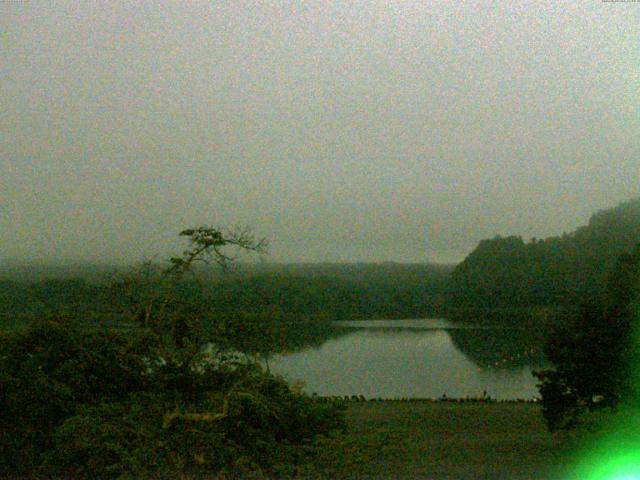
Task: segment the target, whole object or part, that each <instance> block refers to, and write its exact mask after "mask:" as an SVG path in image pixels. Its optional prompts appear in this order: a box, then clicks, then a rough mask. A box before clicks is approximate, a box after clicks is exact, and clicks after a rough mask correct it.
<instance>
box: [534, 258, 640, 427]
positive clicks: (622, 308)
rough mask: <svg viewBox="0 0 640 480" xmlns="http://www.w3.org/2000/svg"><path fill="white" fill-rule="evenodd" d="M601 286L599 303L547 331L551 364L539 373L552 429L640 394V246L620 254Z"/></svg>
mask: <svg viewBox="0 0 640 480" xmlns="http://www.w3.org/2000/svg"><path fill="white" fill-rule="evenodd" d="M605 291H606V294H605V296H604V301H603V303H602V304H600V303H595V304H593V303H591V304H586V305H585V306H584V307H583V309H582V312H581V313H580V314H579V315H577V316H575V317H573V318H570V319H565V321H564V322H562V323H560V324H559V325H558V326H557V328H556V329H555V331H554V332H553V333H552V334H551V335H550V336H549V340H548V343H547V346H546V349H545V350H546V354H547V357H548V358H549V360H550V361H551V362H552V363H553V365H554V369H553V370H546V371H542V372H539V373H538V378H539V379H540V380H541V384H540V393H541V394H542V405H543V413H544V415H545V418H546V420H547V424H548V425H549V427H550V428H551V429H557V428H564V427H572V426H574V425H575V424H576V422H577V420H578V419H579V417H580V414H582V413H583V412H585V411H589V410H595V409H599V408H602V407H616V406H617V405H619V404H620V403H621V402H625V401H634V402H637V401H638V400H639V399H640V396H639V395H638V394H639V393H640V392H638V390H637V388H638V386H639V385H638V384H637V373H636V370H637V367H638V365H640V346H639V345H638V336H637V333H638V332H637V328H638V322H640V318H639V313H640V310H639V308H638V307H639V303H638V302H639V300H640V245H638V247H636V249H635V251H634V252H633V253H632V254H623V255H621V256H620V257H619V258H618V261H617V263H616V265H615V267H614V269H613V270H612V271H611V272H610V274H609V276H608V279H607V282H606V290H605Z"/></svg>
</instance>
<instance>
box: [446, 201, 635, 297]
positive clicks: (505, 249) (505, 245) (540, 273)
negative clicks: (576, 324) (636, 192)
mask: <svg viewBox="0 0 640 480" xmlns="http://www.w3.org/2000/svg"><path fill="white" fill-rule="evenodd" d="M637 243H640V199H635V200H631V201H627V202H624V203H621V204H619V205H618V206H617V207H615V208H611V209H607V210H602V211H599V212H597V213H595V214H594V215H593V216H592V217H591V219H590V220H589V224H588V225H587V226H584V227H580V228H578V229H577V230H576V231H574V232H572V233H569V234H564V235H562V236H560V237H551V238H547V239H544V240H535V239H532V240H531V241H529V242H525V241H524V240H523V239H522V238H521V237H519V236H509V237H500V236H497V237H495V238H493V239H490V240H483V241H481V242H480V244H479V245H478V246H477V247H476V249H475V250H474V251H473V252H472V253H471V254H470V255H469V256H468V257H467V258H466V259H465V260H464V261H463V262H462V263H460V264H459V265H458V266H457V267H456V268H455V269H454V271H453V273H452V275H451V280H450V283H449V288H448V294H447V304H448V305H449V306H450V307H452V308H470V309H496V308H512V307H513V308H527V307H532V306H566V305H576V304H582V303H585V302H587V301H598V299H599V298H600V297H601V295H602V292H603V288H604V285H605V277H606V274H607V272H608V271H609V270H610V269H611V267H612V266H613V264H614V262H615V259H616V257H617V256H618V255H620V254H621V253H624V252H629V251H631V250H632V249H633V247H634V246H635V245H636V244H637Z"/></svg>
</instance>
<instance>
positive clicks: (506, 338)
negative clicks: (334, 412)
mask: <svg viewBox="0 0 640 480" xmlns="http://www.w3.org/2000/svg"><path fill="white" fill-rule="evenodd" d="M335 329H336V330H335V332H337V333H338V336H335V332H334V336H333V338H329V339H328V340H327V341H326V342H324V343H322V344H321V345H320V346H318V345H315V348H308V349H302V350H300V351H298V352H295V353H291V354H280V355H274V356H272V357H271V358H270V359H269V367H270V369H271V370H272V371H274V372H276V373H280V374H281V375H283V376H284V377H285V378H287V379H288V380H290V381H294V380H299V381H302V382H304V384H305V386H306V390H307V391H308V392H310V393H312V392H315V393H317V394H319V395H360V394H362V395H364V396H365V397H367V398H377V397H383V398H394V397H414V398H434V397H440V396H442V395H443V394H446V395H447V396H449V397H465V396H479V395H482V393H483V392H484V391H486V392H487V394H488V395H490V396H491V397H494V398H532V397H535V396H537V389H536V386H535V382H536V381H535V379H534V378H533V376H532V375H531V372H532V370H536V369H538V368H541V367H543V366H544V361H543V359H542V358H541V354H540V349H541V342H540V341H539V339H538V338H536V337H535V336H532V335H529V334H528V333H527V332H525V331H523V330H515V329H499V328H475V327H469V326H467V327H465V328H460V326H459V325H452V324H450V323H449V322H447V321H446V320H441V319H433V320H394V321H365V322H336V327H335Z"/></svg>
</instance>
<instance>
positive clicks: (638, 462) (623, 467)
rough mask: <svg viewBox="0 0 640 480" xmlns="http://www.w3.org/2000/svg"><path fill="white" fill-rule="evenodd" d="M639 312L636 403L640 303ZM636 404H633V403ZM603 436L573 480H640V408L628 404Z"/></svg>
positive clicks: (639, 352) (637, 374)
mask: <svg viewBox="0 0 640 480" xmlns="http://www.w3.org/2000/svg"><path fill="white" fill-rule="evenodd" d="M632 308H633V311H634V312H635V315H634V316H635V319H636V321H635V322H634V323H635V324H634V328H633V338H634V340H635V351H634V352H632V355H631V357H630V360H631V362H632V367H633V368H631V372H632V375H633V377H634V378H633V379H632V383H633V388H634V390H635V391H634V394H635V395H634V396H635V399H636V400H635V401H636V402H637V401H638V400H637V399H639V398H640V365H639V364H638V362H640V348H639V347H640V302H639V301H637V300H636V301H635V302H634V303H633V304H632ZM632 402H633V401H632ZM606 418H607V420H605V421H606V424H605V425H604V427H605V428H604V429H602V433H600V434H599V435H596V436H595V438H593V439H592V441H591V442H589V443H588V445H589V446H588V447H587V448H586V449H585V450H583V451H582V452H581V453H580V454H579V457H578V458H579V461H578V462H577V465H578V468H577V469H575V470H574V472H573V476H571V477H569V478H571V479H574V478H575V479H576V480H578V479H580V480H640V405H638V404H637V403H636V404H633V403H632V404H628V405H626V406H625V407H621V408H620V409H619V410H618V411H617V412H616V413H615V414H610V415H608V416H607V417H606Z"/></svg>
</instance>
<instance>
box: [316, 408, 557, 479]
mask: <svg viewBox="0 0 640 480" xmlns="http://www.w3.org/2000/svg"><path fill="white" fill-rule="evenodd" d="M347 422H348V431H347V432H346V433H345V434H344V435H340V436H337V437H335V438H332V439H325V440H323V442H322V443H321V445H320V447H319V448H318V452H317V458H316V460H315V464H314V468H313V470H315V471H317V472H321V473H320V474H319V475H318V476H319V477H321V478H333V479H342V478H348V479H355V478H361V479H365V478H372V479H373V478H381V479H505V480H506V479H509V480H510V479H522V480H525V479H526V480H536V479H545V480H546V479H556V478H560V477H559V476H558V475H557V474H556V473H554V472H557V471H558V467H559V466H560V465H561V464H562V453H561V451H562V449H561V445H562V438H561V437H560V436H557V435H551V434H550V433H549V432H548V431H547V430H546V428H545V425H544V423H543V419H542V415H541V413H540V407H539V406H538V405H536V404H519V403H463V404H456V403H447V402H439V403H428V402H392V401H385V402H352V403H349V406H348V410H347ZM309 476H313V475H312V474H310V475H309Z"/></svg>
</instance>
